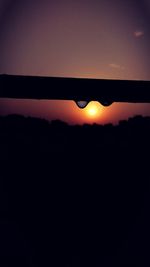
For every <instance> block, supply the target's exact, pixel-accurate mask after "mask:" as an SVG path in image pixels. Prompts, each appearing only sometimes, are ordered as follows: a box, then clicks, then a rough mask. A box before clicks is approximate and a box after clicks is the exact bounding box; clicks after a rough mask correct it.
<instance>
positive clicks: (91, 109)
mask: <svg viewBox="0 0 150 267" xmlns="http://www.w3.org/2000/svg"><path fill="white" fill-rule="evenodd" d="M85 111H86V115H87V116H88V117H89V118H93V119H94V118H98V117H99V116H100V114H101V113H102V106H101V105H100V104H99V103H98V102H94V101H92V102H90V103H89V104H88V106H87V107H86V109H85Z"/></svg>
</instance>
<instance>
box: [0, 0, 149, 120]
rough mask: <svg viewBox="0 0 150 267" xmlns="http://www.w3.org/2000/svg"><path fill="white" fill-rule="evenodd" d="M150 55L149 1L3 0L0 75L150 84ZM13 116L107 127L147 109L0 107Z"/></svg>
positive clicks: (18, 103) (19, 103) (4, 103)
mask: <svg viewBox="0 0 150 267" xmlns="http://www.w3.org/2000/svg"><path fill="white" fill-rule="evenodd" d="M149 48H150V0H74V1H73V0H49V1H48V0H36V1H34V0H21V1H19V0H12V1H11V0H0V73H7V74H20V75H40V76H63V77H88V78H113V79H136V80H137V79H138V80H150V52H149ZM12 90H13V88H12ZM20 90H21V88H20ZM70 90H71V89H70ZM91 90H92V88H91ZM120 90H121V88H120ZM90 110H91V111H90ZM94 110H95V111H94ZM10 113H15V114H16V113H17V114H23V115H31V116H36V117H42V118H46V119H49V120H51V119H61V120H64V121H66V122H69V123H71V124H74V123H75V124H76V123H80V124H82V123H93V122H96V123H102V124H103V123H108V122H112V123H116V122H117V121H118V120H120V119H126V118H128V117H130V116H133V115H135V114H143V115H150V105H149V104H145V105H144V104H115V103H114V104H113V105H112V106H110V107H107V108H104V107H103V106H101V105H100V104H98V103H95V104H94V103H90V104H89V106H87V107H86V108H85V109H83V110H80V109H79V108H78V107H77V106H76V104H75V103H74V102H73V101H29V100H7V99H3V100H0V114H1V115H5V114H10Z"/></svg>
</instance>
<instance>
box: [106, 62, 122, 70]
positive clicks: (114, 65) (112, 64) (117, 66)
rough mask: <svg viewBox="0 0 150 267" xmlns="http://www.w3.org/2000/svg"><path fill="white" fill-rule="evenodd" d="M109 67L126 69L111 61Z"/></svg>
mask: <svg viewBox="0 0 150 267" xmlns="http://www.w3.org/2000/svg"><path fill="white" fill-rule="evenodd" d="M109 67H110V68H113V69H118V70H124V67H123V66H121V65H119V64H116V63H110V64H109Z"/></svg>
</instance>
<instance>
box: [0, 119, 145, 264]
mask: <svg viewBox="0 0 150 267" xmlns="http://www.w3.org/2000/svg"><path fill="white" fill-rule="evenodd" d="M149 137H150V117H142V116H136V117H133V118H130V119H128V120H127V121H120V122H119V124H118V125H116V126H113V125H112V124H107V125H104V126H102V125H97V124H93V125H87V124H85V125H83V126H78V125H76V126H70V125H68V124H66V123H64V122H62V121H59V120H56V121H52V122H48V121H46V120H42V119H36V118H31V117H28V118H25V117H23V116H19V115H10V116H6V117H0V250H1V258H0V266H66V267H69V266H90V267H94V266H97V267H98V266H102V267H103V266H149V265H150V258H149V249H150V246H149V240H150V231H149V225H150V218H149V215H150V214H149V211H150V206H149V198H150V195H149V193H150V192H149V191H150V189H149V178H150V175H149V169H150V167H149V153H150V138H149Z"/></svg>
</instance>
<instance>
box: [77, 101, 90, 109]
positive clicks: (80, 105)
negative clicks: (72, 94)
mask: <svg viewBox="0 0 150 267" xmlns="http://www.w3.org/2000/svg"><path fill="white" fill-rule="evenodd" d="M88 103H89V102H88V101H76V104H77V106H78V107H79V108H85V107H86V106H87V105H88Z"/></svg>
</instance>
